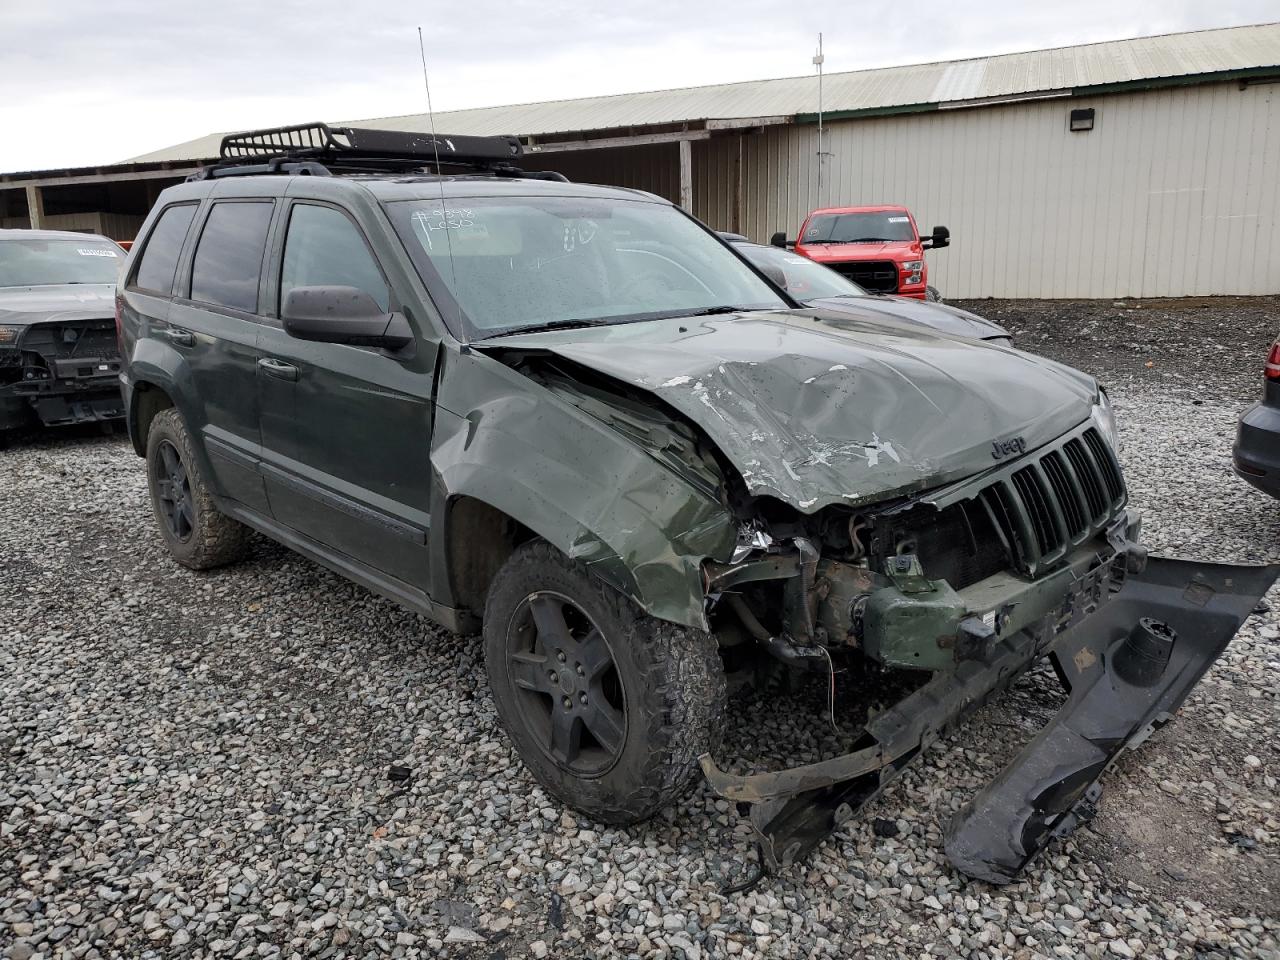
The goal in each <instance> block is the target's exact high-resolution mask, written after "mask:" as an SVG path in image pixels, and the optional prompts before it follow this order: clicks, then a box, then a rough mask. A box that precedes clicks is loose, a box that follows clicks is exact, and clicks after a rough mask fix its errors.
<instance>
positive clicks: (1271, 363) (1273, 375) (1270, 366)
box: [1263, 340, 1280, 380]
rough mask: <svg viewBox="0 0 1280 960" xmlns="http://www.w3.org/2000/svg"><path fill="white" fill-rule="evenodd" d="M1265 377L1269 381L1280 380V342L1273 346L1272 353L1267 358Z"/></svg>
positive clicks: (1264, 369)
mask: <svg viewBox="0 0 1280 960" xmlns="http://www.w3.org/2000/svg"><path fill="white" fill-rule="evenodd" d="M1263 371H1264V373H1263V375H1264V376H1265V377H1266V378H1267V379H1268V380H1280V340H1277V341H1276V342H1275V343H1273V344H1272V345H1271V353H1270V355H1269V356H1268V357H1267V365H1266V367H1264V368H1263Z"/></svg>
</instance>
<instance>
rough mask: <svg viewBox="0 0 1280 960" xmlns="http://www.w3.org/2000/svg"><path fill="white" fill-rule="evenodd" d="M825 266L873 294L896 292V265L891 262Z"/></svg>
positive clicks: (871, 261)
mask: <svg viewBox="0 0 1280 960" xmlns="http://www.w3.org/2000/svg"><path fill="white" fill-rule="evenodd" d="M827 266H829V267H830V268H831V269H832V270H834V271H836V273H839V274H842V275H843V276H846V277H848V278H849V279H850V280H852V281H853V282H854V283H856V284H857V285H858V286H860V287H863V288H865V289H867V290H871V291H873V292H875V293H897V292H898V265H897V264H896V263H894V262H893V261H892V260H868V261H857V262H853V263H829V264H827Z"/></svg>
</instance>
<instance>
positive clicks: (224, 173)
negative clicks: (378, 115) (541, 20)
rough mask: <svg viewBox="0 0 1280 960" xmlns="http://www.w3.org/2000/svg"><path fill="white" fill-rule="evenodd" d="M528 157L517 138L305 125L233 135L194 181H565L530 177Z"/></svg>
mask: <svg viewBox="0 0 1280 960" xmlns="http://www.w3.org/2000/svg"><path fill="white" fill-rule="evenodd" d="M523 154H524V148H523V147H522V146H521V145H520V141H519V140H518V139H517V138H515V137H468V136H443V135H434V136H433V135H432V134H424V133H408V132H404V131H399V130H368V129H364V128H360V127H330V126H329V125H328V124H326V123H304V124H299V125H298V126H293V127H268V128H265V129H262V130H246V131H244V132H242V133H230V134H227V135H226V136H225V137H223V138H222V145H221V147H220V148H219V150H218V156H219V157H220V160H219V162H218V163H216V164H213V165H212V166H208V167H203V168H201V169H200V170H198V171H197V172H196V173H194V174H192V175H191V176H190V177H188V179H189V180H205V179H208V178H210V177H229V176H249V175H253V174H263V173H267V174H270V173H278V174H311V175H318V176H327V175H330V174H334V173H400V172H408V171H414V170H420V169H422V168H423V167H426V166H434V167H436V169H437V171H438V172H439V171H440V170H441V169H442V168H444V167H462V168H466V169H470V170H474V171H479V172H485V173H492V174H493V175H495V176H501V177H513V176H515V177H530V178H536V179H556V180H563V179H565V178H564V177H563V176H561V175H560V174H555V173H550V172H549V171H538V172H530V173H526V172H524V171H522V170H520V168H519V167H517V166H516V165H515V164H514V162H513V161H515V160H518V159H519V158H520V157H521V156H522V155H523Z"/></svg>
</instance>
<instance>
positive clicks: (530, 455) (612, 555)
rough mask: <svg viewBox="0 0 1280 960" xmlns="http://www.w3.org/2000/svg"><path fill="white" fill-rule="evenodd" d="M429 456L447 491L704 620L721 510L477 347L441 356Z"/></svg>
mask: <svg viewBox="0 0 1280 960" xmlns="http://www.w3.org/2000/svg"><path fill="white" fill-rule="evenodd" d="M446 364H447V366H448V368H449V369H446V371H445V374H444V376H443V377H442V379H441V388H440V394H439V396H438V398H437V415H436V425H435V431H434V434H433V439H432V462H433V464H434V465H435V467H436V470H437V471H438V472H439V475H440V478H441V481H442V483H443V484H444V486H445V490H446V495H447V496H448V497H456V496H470V497H474V498H476V499H478V500H481V501H483V502H485V503H488V504H489V505H490V506H493V507H495V508H497V509H499V510H501V511H503V512H504V513H506V514H507V515H509V516H511V517H514V518H516V519H517V520H519V521H520V522H521V523H522V524H524V525H525V526H527V527H529V528H530V529H531V530H533V531H534V532H535V533H537V534H538V535H539V536H541V537H543V538H544V539H546V540H547V541H549V542H550V543H552V544H553V545H555V546H556V547H557V548H559V549H560V550H562V551H563V552H564V553H565V554H566V555H568V556H570V557H573V558H575V559H577V560H581V561H582V562H583V563H586V564H588V565H589V566H590V567H591V568H592V570H593V572H594V573H595V574H596V575H598V576H600V577H601V578H602V579H604V580H605V581H606V582H608V583H610V584H612V585H613V586H615V587H617V588H618V589H619V590H621V591H622V592H623V593H625V594H627V595H628V596H630V597H632V598H633V599H634V600H635V601H636V602H637V603H639V604H640V606H642V607H643V608H644V609H645V610H646V611H647V612H649V613H650V614H652V615H653V616H656V617H661V618H662V619H665V620H671V621H673V622H676V623H681V624H685V625H687V626H697V627H701V628H706V626H707V622H706V616H705V612H704V609H703V599H704V586H703V582H702V571H701V565H702V562H703V561H704V560H705V559H708V558H711V559H719V560H727V559H728V557H729V556H730V554H731V552H732V550H733V545H734V541H735V538H736V535H737V532H736V530H737V528H736V525H735V523H734V522H733V519H732V517H731V516H730V514H729V512H728V511H727V510H726V509H725V508H724V507H723V506H722V505H721V504H720V503H719V502H717V501H716V500H714V499H713V498H711V497H710V496H708V495H707V494H706V493H703V492H700V491H698V490H697V489H695V487H694V486H692V485H691V484H690V483H688V482H687V481H686V480H685V479H683V478H681V477H680V476H678V475H677V474H676V473H675V472H673V471H672V470H671V469H670V468H669V467H667V466H665V465H663V464H661V463H659V462H658V460H656V459H655V458H654V457H653V456H651V455H650V454H649V453H647V452H646V451H645V450H644V449H643V448H642V447H641V446H639V445H638V444H637V443H636V442H635V441H634V440H632V439H629V438H627V437H625V436H623V435H622V434H620V433H619V432H617V431H616V430H614V429H612V428H610V427H609V426H607V425H606V424H605V423H603V422H601V421H600V420H598V419H596V418H593V417H592V416H590V415H589V414H587V413H585V412H583V411H582V410H580V409H578V408H577V407H575V406H573V405H572V404H570V403H567V402H565V401H564V400H562V399H560V398H558V397H557V396H555V395H554V394H553V393H552V392H551V391H550V390H548V389H546V388H545V387H543V386H541V385H539V384H537V383H535V382H534V381H533V380H531V379H529V378H528V377H525V376H523V375H522V374H520V373H518V372H517V371H515V370H512V369H510V368H509V367H507V366H505V365H503V364H502V363H501V362H500V361H498V360H495V359H493V358H491V357H489V356H486V355H485V354H483V353H479V352H471V351H469V352H463V353H457V354H455V353H449V354H448V355H447V359H446Z"/></svg>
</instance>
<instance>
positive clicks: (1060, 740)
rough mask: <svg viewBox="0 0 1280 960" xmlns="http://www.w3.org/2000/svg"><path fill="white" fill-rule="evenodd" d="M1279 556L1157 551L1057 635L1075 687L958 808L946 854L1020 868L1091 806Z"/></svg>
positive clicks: (1221, 642) (1210, 658)
mask: <svg viewBox="0 0 1280 960" xmlns="http://www.w3.org/2000/svg"><path fill="white" fill-rule="evenodd" d="M1277 574H1280V567H1240V566H1228V565H1223V564H1210V563H1190V562H1187V561H1184V560H1164V559H1152V560H1151V561H1150V564H1149V565H1148V567H1147V569H1146V571H1145V572H1144V573H1143V574H1142V575H1141V576H1138V577H1134V578H1132V579H1131V580H1130V581H1129V582H1128V583H1127V584H1126V585H1125V588H1124V590H1123V591H1122V592H1121V594H1120V595H1119V596H1118V597H1117V598H1116V599H1115V600H1114V601H1112V602H1111V603H1110V604H1108V605H1107V606H1105V607H1103V608H1102V609H1101V610H1100V611H1099V612H1098V613H1097V614H1095V615H1094V616H1093V617H1092V618H1090V619H1089V620H1088V621H1086V623H1085V624H1084V625H1083V626H1082V627H1080V628H1079V629H1076V630H1072V631H1069V632H1068V633H1066V634H1063V636H1062V638H1061V639H1060V641H1059V642H1058V643H1057V644H1055V645H1054V649H1053V653H1052V654H1051V655H1052V656H1053V658H1054V665H1055V667H1056V669H1057V671H1058V676H1059V677H1060V678H1061V679H1062V681H1063V685H1064V686H1065V687H1066V688H1067V690H1068V692H1069V696H1068V698H1067V702H1066V703H1065V704H1063V706H1062V708H1061V709H1060V710H1059V711H1058V713H1057V714H1056V715H1055V716H1054V718H1053V719H1052V720H1051V721H1050V722H1049V724H1048V725H1047V726H1046V727H1045V728H1044V729H1043V730H1041V731H1040V733H1039V734H1037V735H1036V737H1035V738H1034V739H1032V741H1031V742H1030V743H1028V744H1027V745H1026V746H1025V747H1024V748H1023V749H1022V751H1021V752H1020V753H1019V754H1018V756H1017V757H1015V758H1014V760H1013V761H1012V762H1011V763H1010V764H1009V765H1008V766H1007V767H1005V768H1004V770H1003V771H1002V772H1001V773H1000V775H999V776H997V777H996V778H995V780H993V781H992V782H991V783H990V784H988V785H987V786H986V787H985V788H984V789H983V790H982V791H981V792H980V793H979V794H978V795H977V796H976V797H974V799H973V800H972V801H971V802H970V803H968V804H967V805H966V806H965V807H964V809H963V810H961V812H960V813H959V814H958V815H957V816H956V818H955V820H954V821H953V822H952V824H951V827H950V829H949V830H948V831H947V839H946V846H947V856H948V857H950V858H951V861H952V863H954V864H955V865H956V866H957V867H958V868H960V869H961V870H962V871H964V872H965V873H967V874H968V875H969V876H972V877H977V878H978V879H981V880H987V881H990V882H992V883H1008V882H1009V881H1010V880H1012V879H1014V878H1015V877H1016V876H1017V875H1018V873H1019V872H1021V870H1022V868H1023V867H1024V866H1026V864H1027V863H1028V861H1030V860H1031V859H1032V858H1033V857H1034V856H1035V855H1036V854H1037V853H1038V852H1039V851H1040V850H1041V848H1042V847H1043V846H1044V845H1045V843H1046V842H1047V841H1048V840H1049V839H1050V838H1051V837H1053V836H1060V835H1064V834H1066V833H1068V832H1070V830H1071V829H1073V828H1074V827H1075V826H1076V824H1077V823H1079V822H1080V821H1081V820H1083V819H1087V818H1088V816H1089V815H1091V809H1090V808H1091V807H1092V804H1093V803H1094V802H1095V801H1096V799H1097V797H1098V794H1099V792H1100V791H1099V789H1098V788H1097V787H1096V784H1097V781H1098V778H1099V777H1100V776H1101V775H1102V773H1103V771H1105V770H1106V769H1107V768H1108V767H1109V766H1110V765H1111V764H1112V763H1114V762H1115V760H1116V758H1117V757H1119V755H1120V754H1121V753H1122V752H1123V751H1124V750H1125V749H1126V748H1128V747H1131V746H1136V745H1137V744H1138V743H1140V742H1141V741H1142V740H1144V739H1145V738H1146V737H1147V735H1148V734H1149V733H1150V732H1151V731H1152V730H1153V729H1156V728H1158V727H1160V726H1163V725H1164V724H1165V723H1167V722H1168V721H1169V720H1171V719H1172V718H1173V714H1174V712H1175V711H1176V710H1177V709H1178V707H1179V705H1180V704H1181V703H1182V702H1183V700H1185V699H1186V697H1187V695H1188V694H1189V693H1190V692H1191V690H1192V688H1193V687H1194V686H1195V685H1196V683H1198V682H1199V680H1200V678H1201V677H1202V676H1203V675H1204V673H1205V671H1206V670H1208V669H1209V667H1210V666H1211V665H1212V664H1213V662H1214V661H1215V660H1216V659H1218V657H1219V656H1220V655H1221V654H1222V652H1223V651H1224V650H1225V649H1226V647H1227V644H1228V643H1229V642H1230V641H1231V638H1232V637H1234V636H1235V634H1236V631H1237V630H1239V629H1240V625H1241V624H1242V623H1243V622H1244V620H1245V618H1246V617H1248V616H1249V614H1250V613H1251V612H1252V611H1253V609H1254V608H1255V607H1256V606H1257V603H1258V600H1259V599H1260V598H1261V597H1262V595H1263V594H1264V593H1266V592H1267V590H1268V589H1269V588H1270V587H1271V585H1272V583H1274V582H1275V580H1276V577H1277Z"/></svg>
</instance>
